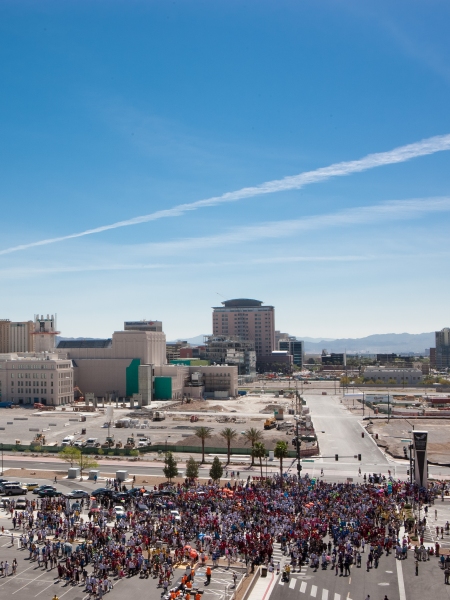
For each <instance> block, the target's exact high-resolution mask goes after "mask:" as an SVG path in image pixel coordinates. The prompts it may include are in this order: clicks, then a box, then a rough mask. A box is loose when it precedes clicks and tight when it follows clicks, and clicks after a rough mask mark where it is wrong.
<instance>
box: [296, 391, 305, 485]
mask: <svg viewBox="0 0 450 600" xmlns="http://www.w3.org/2000/svg"><path fill="white" fill-rule="evenodd" d="M295 396H296V399H297V414H296V428H295V437H296V442H297V443H296V445H295V446H296V450H297V477H298V485H299V486H300V479H301V473H302V465H301V444H302V441H301V437H300V431H299V424H300V417H301V412H303V411H302V402H301V398H300V396H299V395H298V391H297V390H295Z"/></svg>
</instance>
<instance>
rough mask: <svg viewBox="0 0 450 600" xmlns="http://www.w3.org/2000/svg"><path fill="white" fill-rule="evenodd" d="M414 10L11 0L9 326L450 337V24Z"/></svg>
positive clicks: (6, 151)
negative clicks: (449, 330) (158, 324)
mask: <svg viewBox="0 0 450 600" xmlns="http://www.w3.org/2000/svg"><path fill="white" fill-rule="evenodd" d="M406 6H408V5H407V4H406V3H405V2H399V3H398V4H396V5H395V6H391V5H390V4H389V3H387V2H380V3H377V5H376V10H375V9H373V8H372V6H370V5H366V6H364V7H363V6H361V5H360V4H359V3H356V2H351V1H347V2H342V3H339V4H336V3H332V2H325V3H324V4H323V5H322V6H321V7H318V6H317V5H315V4H314V3H311V2H306V3H303V4H302V5H301V6H297V5H294V4H293V3H291V2H281V3H277V7H276V6H275V5H273V4H272V3H270V2H265V1H263V2H261V3H258V5H257V6H255V5H253V4H250V3H243V4H242V3H235V2H218V3H214V6H212V5H209V4H207V3H203V2H200V1H198V2H190V3H185V4H183V5H174V6H173V7H172V6H168V5H165V4H158V3H146V2H139V1H137V2H134V3H132V5H131V4H126V3H123V2H113V3H109V4H108V5H103V4H101V3H93V2H77V3H75V2H70V1H69V2H66V3H64V6H61V5H59V4H58V3H56V2H53V1H48V2H43V3H39V6H37V5H34V4H32V3H28V2H25V1H23V2H22V1H19V2H15V3H11V2H7V3H4V4H3V5H2V7H1V9H0V15H1V16H2V19H1V23H2V25H1V27H2V33H3V36H2V38H3V45H4V47H5V48H7V49H8V54H7V56H8V59H7V60H6V61H5V62H4V64H3V66H2V77H3V83H4V89H5V90H7V93H6V94H4V95H3V96H2V98H1V99H0V106H1V107H2V111H1V113H0V114H1V116H0V122H1V125H2V132H3V135H2V139H1V140H0V151H1V154H2V166H1V173H2V186H1V188H0V189H1V192H0V193H1V204H2V241H1V244H0V285H1V287H2V290H4V293H3V295H2V314H1V315H0V317H2V318H9V319H11V320H12V321H22V320H26V319H29V318H32V315H33V314H34V313H35V311H36V310H38V309H39V312H42V313H44V312H45V313H48V312H51V313H56V312H57V313H58V320H59V327H60V329H61V332H62V335H63V336H65V337H108V336H109V335H110V334H111V332H112V331H114V330H117V331H118V330H120V329H121V328H122V326H123V321H124V320H125V319H130V320H139V319H144V318H146V319H157V320H161V321H162V322H163V324H164V331H165V333H166V335H167V339H175V338H187V337H193V336H195V335H198V334H199V333H201V332H206V333H208V332H211V316H210V315H211V307H212V306H215V305H217V304H219V303H220V302H221V301H223V300H228V299H231V298H241V297H244V298H260V299H261V300H262V301H263V302H264V303H265V304H269V305H273V306H274V307H275V327H276V328H277V329H278V330H281V331H288V332H290V333H292V334H293V335H298V336H303V335H304V336H309V337H314V338H319V337H321V336H323V337H328V338H330V337H334V338H344V337H364V336H366V335H370V334H376V333H386V332H395V333H401V332H405V331H406V332H409V333H422V332H429V331H438V330H441V329H442V328H443V327H446V326H447V325H448V322H449V319H448V307H447V303H446V300H445V299H446V297H447V296H448V293H449V291H450V289H449V286H450V283H449V282H448V277H447V276H446V272H447V264H448V257H449V255H448V250H447V245H448V244H447V238H448V226H449V223H450V215H449V213H450V194H449V192H448V189H449V185H448V184H449V183H450V181H449V179H450V169H449V161H450V153H449V151H448V150H449V149H450V117H449V115H448V111H447V105H448V101H447V98H448V95H449V84H450V73H449V71H448V68H447V66H446V65H447V64H448V58H449V54H450V45H449V41H448V36H447V33H446V30H445V26H444V23H446V22H447V21H448V17H449V16H450V14H449V13H450V9H449V7H448V6H446V5H445V4H444V3H439V2H437V3H436V5H435V6H434V10H433V12H432V13H430V11H429V10H428V9H427V6H426V5H425V4H422V3H420V2H417V3H415V4H414V10H413V11H404V10H403V8H405V7H406ZM279 7H282V9H283V10H280V9H279ZM206 48H207V49H208V51H207V52H205V49H206ZM436 292H438V293H436ZM431 293H433V310H432V311H430V310H426V308H427V306H428V302H429V298H430V295H431ZM397 300H399V301H400V302H401V306H402V309H401V311H399V310H396V309H394V304H396V301H397ZM187 315H189V318H186V316H187Z"/></svg>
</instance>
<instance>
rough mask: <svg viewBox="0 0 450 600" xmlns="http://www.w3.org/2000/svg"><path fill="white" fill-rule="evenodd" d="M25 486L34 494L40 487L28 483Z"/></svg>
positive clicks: (36, 484)
mask: <svg viewBox="0 0 450 600" xmlns="http://www.w3.org/2000/svg"><path fill="white" fill-rule="evenodd" d="M25 485H26V486H27V490H28V491H29V492H32V491H33V490H35V489H36V488H38V487H39V484H38V483H26V484H25Z"/></svg>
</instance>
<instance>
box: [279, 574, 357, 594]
mask: <svg viewBox="0 0 450 600" xmlns="http://www.w3.org/2000/svg"><path fill="white" fill-rule="evenodd" d="M278 583H279V585H288V586H289V588H290V589H291V590H295V589H298V591H299V594H301V595H302V597H303V596H305V597H306V596H309V597H310V598H317V599H318V600H341V594H338V593H334V594H333V592H330V591H329V590H327V589H325V588H324V589H322V590H319V588H318V586H317V585H314V584H309V582H307V581H302V580H301V579H297V578H296V577H295V576H291V579H290V581H289V583H288V584H287V583H284V582H283V581H281V579H280V581H279V582H278ZM297 583H298V584H300V585H298V586H297ZM343 600H351V598H350V597H349V596H345V599H343Z"/></svg>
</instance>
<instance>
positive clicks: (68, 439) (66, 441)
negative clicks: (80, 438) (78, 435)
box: [61, 435, 75, 446]
mask: <svg viewBox="0 0 450 600" xmlns="http://www.w3.org/2000/svg"><path fill="white" fill-rule="evenodd" d="M74 439H75V436H74V435H66V437H65V438H64V439H63V441H62V442H61V446H72V444H73V440H74Z"/></svg>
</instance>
